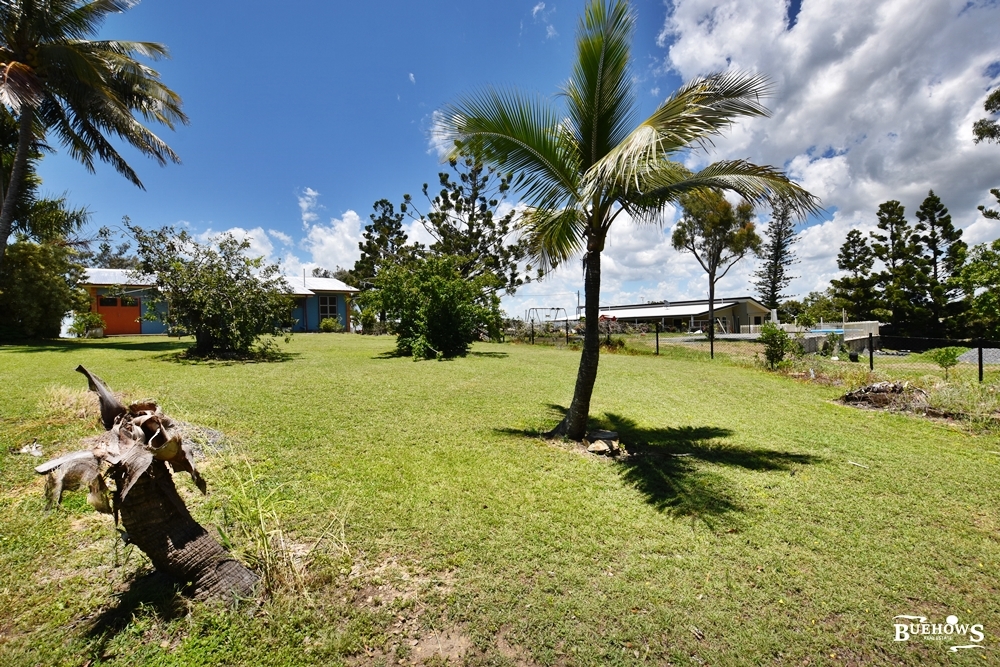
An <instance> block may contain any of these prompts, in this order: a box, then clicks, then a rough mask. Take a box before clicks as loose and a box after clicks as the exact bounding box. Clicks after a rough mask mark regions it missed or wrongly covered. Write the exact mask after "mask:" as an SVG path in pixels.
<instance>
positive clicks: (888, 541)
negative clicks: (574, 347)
mask: <svg viewBox="0 0 1000 667" xmlns="http://www.w3.org/2000/svg"><path fill="white" fill-rule="evenodd" d="M393 343H394V341H393V340H392V339H391V338H388V337H381V338H369V337H362V336H356V335H332V334H331V335H298V336H295V337H294V338H293V339H292V341H291V343H290V344H289V345H288V346H287V350H288V351H289V352H290V353H291V354H290V357H289V358H288V359H287V360H286V361H283V362H276V363H258V364H213V363H185V362H180V361H178V360H176V358H175V357H174V353H175V352H176V350H178V349H181V348H182V347H183V346H184V345H183V344H180V343H178V342H176V341H174V340H168V339H166V338H157V337H153V338H117V339H110V340H103V341H81V342H73V341H70V342H58V343H56V342H53V343H50V344H42V345H38V346H23V347H0V382H2V389H0V516H2V517H3V522H2V524H0V664H3V665H8V664H9V665H22V664H23V665H35V664H37V665H82V664H89V665H98V664H109V665H138V664H142V665H145V664H153V665H215V664H248V665H249V664H253V665H257V664H268V665H269V664H275V665H278V664H280V665H291V664H323V665H327V664H334V665H335V664H341V663H346V664H358V665H362V664H398V663H399V661H400V660H403V661H405V662H414V661H426V662H427V664H444V663H445V659H446V658H447V657H448V656H450V657H451V658H452V660H453V662H457V656H459V655H464V656H465V661H466V662H467V664H473V665H532V664H539V665H617V664H622V665H626V664H656V665H661V664H671V663H672V664H679V665H686V664H698V665H701V664H709V665H744V664H748V665H749V664H763V663H768V664H914V665H916V664H947V665H963V664H991V663H992V664H996V663H997V662H1000V644H998V642H1000V584H998V581H997V572H998V567H1000V510H998V507H1000V503H998V501H1000V455H997V454H995V453H994V452H997V451H1000V442H998V440H997V438H996V436H987V435H981V436H974V435H969V434H967V433H964V432H962V431H960V430H959V429H958V428H956V427H954V426H950V425H947V424H944V423H939V422H933V421H930V420H925V419H920V418H914V417H907V416H902V415H890V414H882V413H878V412H872V411H862V410H856V409H853V408H849V407H845V406H841V405H839V404H836V403H834V402H833V400H832V399H834V398H836V396H837V395H838V393H839V391H841V390H838V389H837V388H833V387H825V386H818V385H813V384H808V383H802V382H796V381H794V380H791V379H788V378H786V377H781V376H777V375H771V374H768V373H764V372H762V371H759V370H755V369H752V368H745V367H740V366H736V365H732V364H729V363H727V362H725V361H724V360H717V361H716V362H708V361H705V360H704V358H703V355H700V354H697V353H692V352H689V351H686V350H684V351H680V352H677V353H671V352H670V350H672V349H674V348H672V347H670V348H665V349H664V350H663V351H664V354H662V355H661V356H660V357H653V356H648V355H642V356H631V355H624V354H619V355H613V354H607V355H603V356H602V358H601V370H600V375H599V377H598V382H597V387H596V390H595V395H594V401H593V403H592V414H593V417H594V421H595V426H597V425H600V426H602V427H609V428H612V429H615V430H618V431H619V432H620V433H621V436H622V439H623V442H624V443H625V444H626V446H628V445H646V446H647V447H646V449H648V450H649V451H650V454H649V455H648V456H646V457H643V458H641V459H637V460H635V461H634V462H629V463H618V462H613V461H609V460H605V459H601V458H597V457H594V456H591V455H587V454H583V453H581V452H580V451H579V450H578V449H577V448H575V447H573V446H571V445H569V444H566V443H549V442H547V441H545V440H543V439H541V438H539V437H537V435H536V434H537V433H539V432H540V431H542V430H544V429H546V428H549V427H551V426H552V425H554V423H555V421H556V419H557V417H556V416H555V415H556V410H558V409H559V406H565V405H566V404H567V403H568V402H569V400H570V398H571V395H572V389H573V383H574V380H575V372H576V366H577V363H578V360H579V356H578V355H579V353H578V352H574V351H571V350H566V349H555V348H553V347H549V346H540V345H536V346H530V345H488V344H481V345H477V346H476V347H475V348H474V350H473V353H472V354H470V356H468V357H466V358H464V359H457V360H454V361H447V362H419V363H415V362H413V361H412V360H410V359H407V358H394V357H389V356H387V355H386V354H385V353H386V352H387V351H389V350H391V349H392V348H393ZM81 363H82V364H83V365H85V366H87V367H88V368H89V369H91V370H92V371H94V372H95V373H96V374H98V375H100V376H101V377H103V378H104V379H105V380H106V381H107V383H108V384H109V385H110V386H111V387H112V388H113V389H114V390H116V391H123V392H125V393H126V394H127V395H128V396H129V397H132V398H146V397H150V398H155V399H158V400H159V401H160V402H161V404H162V405H163V407H164V409H165V411H166V412H167V413H168V414H169V415H171V416H174V417H177V418H180V419H183V420H186V421H189V422H194V423H197V424H199V425H202V426H206V427H210V428H214V429H218V430H220V431H222V432H223V433H225V434H226V436H227V440H228V442H229V448H228V450H226V451H225V452H222V453H212V454H210V455H209V457H208V458H207V459H206V460H205V461H204V462H203V463H202V464H201V465H202V467H203V468H204V470H203V472H204V474H205V476H206V478H207V479H208V483H209V490H210V492H209V496H208V497H207V498H202V497H200V496H198V495H196V492H191V490H192V489H193V488H194V487H193V484H191V482H190V480H189V479H187V478H186V476H184V477H181V476H179V477H178V478H177V481H178V485H179V486H180V487H183V490H184V491H185V495H186V497H187V498H188V499H189V503H190V504H191V505H192V507H193V508H194V512H195V514H196V516H197V517H198V518H199V520H201V521H202V522H203V523H206V524H210V525H212V526H218V525H220V524H224V525H228V524H230V523H232V514H233V512H234V511H235V509H237V508H236V505H235V504H234V503H235V502H236V500H237V498H236V496H238V495H239V494H240V493H244V492H248V493H251V494H252V493H257V494H258V495H259V496H260V497H265V498H270V502H273V506H274V508H275V511H276V512H277V515H278V516H279V517H280V527H281V528H282V530H283V531H284V534H285V537H286V538H287V539H288V540H289V542H290V543H291V544H292V551H293V552H295V553H298V554H300V555H301V554H302V553H304V552H305V551H306V547H308V546H309V545H311V544H313V543H314V542H315V540H316V539H317V538H320V537H321V536H322V538H323V539H322V540H321V541H320V542H319V545H318V546H317V547H316V548H315V549H314V550H313V551H312V552H310V553H309V555H308V557H306V558H305V560H304V561H302V562H303V563H307V564H308V566H307V567H305V571H304V574H302V576H301V577H300V579H299V580H298V583H294V584H289V585H288V586H287V587H286V588H285V589H283V590H282V591H280V592H279V593H278V594H277V595H276V596H274V597H273V598H271V599H269V600H267V601H265V602H263V603H261V604H260V605H257V606H254V605H243V606H242V607H240V608H238V609H236V610H225V609H219V608H214V607H211V606H205V605H194V604H190V603H187V602H186V601H184V600H181V599H176V598H171V596H169V595H165V594H164V589H163V587H162V586H161V585H160V583H159V582H157V581H156V580H155V578H149V577H141V576H138V577H137V575H142V574H144V573H145V572H146V565H145V563H144V559H143V558H142V557H141V556H140V555H139V554H137V553H135V552H133V551H131V550H130V549H129V548H126V547H124V546H122V545H121V544H120V543H119V542H117V541H116V539H115V533H114V531H113V528H112V526H111V520H110V519H109V518H107V517H105V516H103V515H97V514H95V513H94V512H92V511H91V510H90V509H89V507H88V506H87V505H86V504H85V502H84V499H83V494H82V493H74V494H69V495H68V496H67V499H66V501H65V502H64V507H63V509H62V510H60V511H57V512H51V513H45V512H44V511H43V507H44V500H43V497H42V489H43V480H42V479H40V478H38V477H37V476H36V475H35V474H34V472H33V471H32V470H31V468H32V467H33V466H34V465H36V464H37V463H38V460H36V459H33V458H31V457H28V456H15V455H11V454H9V453H8V449H9V448H10V447H14V446H20V445H21V444H23V443H24V442H28V441H30V440H31V439H32V438H33V437H38V439H39V442H41V443H42V444H43V446H44V447H45V453H46V455H49V454H56V453H59V452H62V451H69V450H72V449H75V448H76V446H75V442H76V439H77V438H78V437H79V436H81V435H85V434H87V433H91V432H93V429H94V428H95V426H94V421H93V416H92V415H91V416H90V417H88V418H87V419H79V418H77V417H75V416H73V415H72V414H70V413H69V412H66V411H62V412H60V411H59V410H58V409H56V408H54V407H53V406H52V405H51V404H52V403H53V402H55V400H56V399H54V398H53V397H58V396H60V394H58V393H57V391H58V388H70V389H73V390H78V389H82V388H84V387H85V381H84V379H83V377H82V376H80V375H79V374H77V373H75V372H74V371H73V369H74V368H75V367H76V366H77V364H81ZM62 395H63V396H66V395H68V396H73V392H71V391H70V392H66V391H63V394H62ZM62 400H63V402H64V403H65V402H67V399H62ZM57 443H62V444H57ZM670 454H681V455H683V456H670ZM244 457H245V458H246V459H248V460H249V461H250V462H251V465H252V466H253V474H254V478H255V483H254V484H253V487H252V489H248V487H247V485H246V484H245V485H244V486H243V487H242V490H241V487H240V484H239V483H238V481H237V479H236V475H237V474H238V473H239V474H242V475H243V479H244V481H246V480H247V479H248V474H247V472H246V464H245V461H244V460H243V459H244ZM855 464H860V465H855ZM862 466H864V467H862ZM341 521H343V522H344V530H343V541H344V543H343V544H341V534H340V525H341V524H340V522H341ZM277 525H278V524H277V522H275V523H274V524H273V526H272V527H273V528H275V529H276V528H277ZM227 534H230V535H233V534H234V532H233V530H232V526H229V527H228V528H227ZM233 539H236V538H235V537H234V538H233ZM237 542H238V540H237ZM244 546H246V545H244ZM345 547H346V548H345ZM897 614H908V615H914V616H916V615H920V616H925V617H928V618H929V622H934V623H943V622H944V618H945V617H946V616H948V615H949V614H954V615H957V616H958V617H959V619H960V621H961V622H962V623H982V624H983V625H984V632H985V640H984V641H983V646H984V647H985V649H972V650H963V651H960V652H958V653H949V652H948V651H947V647H948V646H950V645H952V644H951V643H948V642H940V641H935V642H931V641H923V640H920V639H918V638H914V639H911V640H910V641H908V642H894V641H893V622H894V621H893V617H894V616H895V615H897ZM955 643H965V642H961V641H959V642H955ZM442 656H445V657H442ZM88 661H89V662H88Z"/></svg>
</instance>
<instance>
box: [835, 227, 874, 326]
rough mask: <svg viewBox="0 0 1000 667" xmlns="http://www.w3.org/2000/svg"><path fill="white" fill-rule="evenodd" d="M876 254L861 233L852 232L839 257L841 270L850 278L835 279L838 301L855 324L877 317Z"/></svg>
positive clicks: (838, 261) (838, 262) (841, 247)
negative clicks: (875, 314)
mask: <svg viewBox="0 0 1000 667" xmlns="http://www.w3.org/2000/svg"><path fill="white" fill-rule="evenodd" d="M874 266H875V253H874V252H873V251H872V248H871V246H869V245H868V239H866V238H865V237H864V236H863V235H862V234H861V232H860V231H858V230H857V229H852V230H851V231H849V232H848V233H847V240H846V241H844V245H842V246H840V252H839V253H838V254H837V267H838V268H839V269H840V270H841V271H847V272H848V275H847V276H845V277H843V278H840V279H835V280H831V281H830V283H831V285H833V295H834V299H835V300H836V301H837V302H838V303H839V304H840V305H841V307H842V308H844V310H846V311H847V313H848V316H849V318H850V319H851V320H852V321H855V322H858V321H866V320H870V319H872V318H873V317H874V312H873V311H874V310H875V309H876V308H877V303H876V300H875V282H876V278H875V277H874V276H873V275H872V269H873V268H874Z"/></svg>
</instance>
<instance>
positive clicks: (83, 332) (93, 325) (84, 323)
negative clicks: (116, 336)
mask: <svg viewBox="0 0 1000 667" xmlns="http://www.w3.org/2000/svg"><path fill="white" fill-rule="evenodd" d="M105 326H106V325H105V324H104V317H103V316H102V315H101V314H100V313H92V312H90V311H87V312H85V313H82V312H78V313H76V315H74V316H73V324H71V325H70V327H69V332H70V333H71V334H73V335H74V336H76V337H77V338H86V337H88V336H90V335H91V334H93V333H94V332H95V331H97V330H98V329H103V328H104V327H105Z"/></svg>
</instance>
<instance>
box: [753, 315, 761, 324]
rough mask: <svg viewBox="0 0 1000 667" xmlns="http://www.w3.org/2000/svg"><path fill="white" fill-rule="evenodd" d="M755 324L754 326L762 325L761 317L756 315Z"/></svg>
mask: <svg viewBox="0 0 1000 667" xmlns="http://www.w3.org/2000/svg"><path fill="white" fill-rule="evenodd" d="M753 323H754V326H759V325H760V315H754V317H753Z"/></svg>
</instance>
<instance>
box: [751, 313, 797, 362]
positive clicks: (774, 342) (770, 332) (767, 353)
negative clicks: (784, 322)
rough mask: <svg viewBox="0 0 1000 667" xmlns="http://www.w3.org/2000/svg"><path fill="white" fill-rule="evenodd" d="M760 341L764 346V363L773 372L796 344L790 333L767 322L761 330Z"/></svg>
mask: <svg viewBox="0 0 1000 667" xmlns="http://www.w3.org/2000/svg"><path fill="white" fill-rule="evenodd" d="M758 340H759V341H760V342H761V343H762V344H763V345H764V361H765V362H767V365H768V366H769V367H770V368H771V370H774V369H775V368H777V366H778V364H780V363H781V362H782V361H783V360H784V358H785V354H786V353H788V352H790V351H791V350H792V348H793V346H794V344H795V343H794V341H793V340H792V339H791V337H790V336H789V335H788V333H787V332H786V331H785V330H784V329H782V328H781V327H779V326H778V325H777V324H775V323H774V322H766V323H765V324H764V325H763V326H762V327H761V328H760V338H759V339H758Z"/></svg>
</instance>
